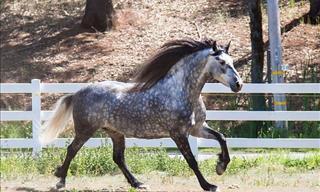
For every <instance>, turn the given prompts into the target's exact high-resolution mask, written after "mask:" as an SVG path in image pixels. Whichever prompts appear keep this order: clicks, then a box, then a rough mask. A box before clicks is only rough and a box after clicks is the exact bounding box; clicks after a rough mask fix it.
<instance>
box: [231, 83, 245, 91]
mask: <svg viewBox="0 0 320 192" xmlns="http://www.w3.org/2000/svg"><path fill="white" fill-rule="evenodd" d="M242 85H243V84H242V83H241V82H240V81H237V82H235V83H233V84H231V85H230V88H231V90H232V91H233V92H239V91H240V90H241V89H242Z"/></svg>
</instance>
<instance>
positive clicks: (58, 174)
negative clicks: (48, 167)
mask: <svg viewBox="0 0 320 192" xmlns="http://www.w3.org/2000/svg"><path fill="white" fill-rule="evenodd" d="M54 176H56V177H59V178H64V177H66V176H67V175H66V173H64V171H63V169H62V166H58V167H57V168H56V170H55V172H54Z"/></svg>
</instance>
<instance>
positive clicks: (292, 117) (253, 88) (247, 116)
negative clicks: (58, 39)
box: [0, 79, 320, 155]
mask: <svg viewBox="0 0 320 192" xmlns="http://www.w3.org/2000/svg"><path fill="white" fill-rule="evenodd" d="M85 85H87V84H85V83H40V80H38V79H34V80H32V81H31V83H2V84H0V91H1V94H2V93H31V94H32V111H1V114H0V115H1V116H0V117H1V121H28V120H32V138H30V139H20V138H19V139H1V140H0V142H1V145H0V146H1V148H33V151H34V152H39V151H40V150H41V148H42V147H47V146H41V145H40V143H39V140H38V136H39V130H40V125H41V121H43V120H47V119H48V118H49V117H50V115H51V113H52V112H51V111H41V93H73V92H76V91H77V90H79V89H80V88H81V87H83V86H85ZM202 93H231V91H230V89H229V88H226V87H225V86H223V85H221V84H216V83H207V84H206V85H205V87H204V88H203V90H202ZM240 93H303V94H304V93H317V94H319V93H320V83H296V84H244V86H243V89H242V91H241V92H240ZM207 120H241V121H249V120H252V121H278V120H284V121H320V111H231V110H208V111H207ZM70 140H71V139H66V138H64V139H63V138H59V139H57V140H56V141H55V142H54V143H53V144H52V146H55V147H65V146H66V144H67V143H68V142H70ZM227 142H228V146H229V147H232V148H250V147H255V148H260V147H263V148H320V139H319V138H317V139H286V138H282V139H260V138H257V139H256V138H227ZM105 143H111V141H110V140H109V139H106V138H91V139H90V140H89V141H88V142H87V143H86V146H87V147H97V146H101V145H102V144H105ZM126 145H127V146H141V147H158V146H163V147H176V145H175V143H174V142H173V141H172V140H171V139H169V138H164V139H152V140H147V139H135V138H129V139H127V140H126ZM190 145H191V148H192V150H193V152H194V153H195V155H197V150H198V147H218V143H217V142H216V141H214V140H209V139H202V138H195V137H190Z"/></svg>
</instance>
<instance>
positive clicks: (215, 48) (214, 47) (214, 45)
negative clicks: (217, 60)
mask: <svg viewBox="0 0 320 192" xmlns="http://www.w3.org/2000/svg"><path fill="white" fill-rule="evenodd" d="M212 50H213V52H217V51H218V46H217V42H216V41H213V42H212Z"/></svg>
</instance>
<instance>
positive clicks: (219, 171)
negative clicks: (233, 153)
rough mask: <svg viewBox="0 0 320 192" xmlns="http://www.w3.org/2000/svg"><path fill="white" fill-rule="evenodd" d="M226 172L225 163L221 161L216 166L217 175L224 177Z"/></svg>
mask: <svg viewBox="0 0 320 192" xmlns="http://www.w3.org/2000/svg"><path fill="white" fill-rule="evenodd" d="M225 170H226V166H225V163H223V162H221V161H219V162H218V163H217V165H216V173H217V174H218V175H222V174H223V173H224V172H225Z"/></svg>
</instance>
